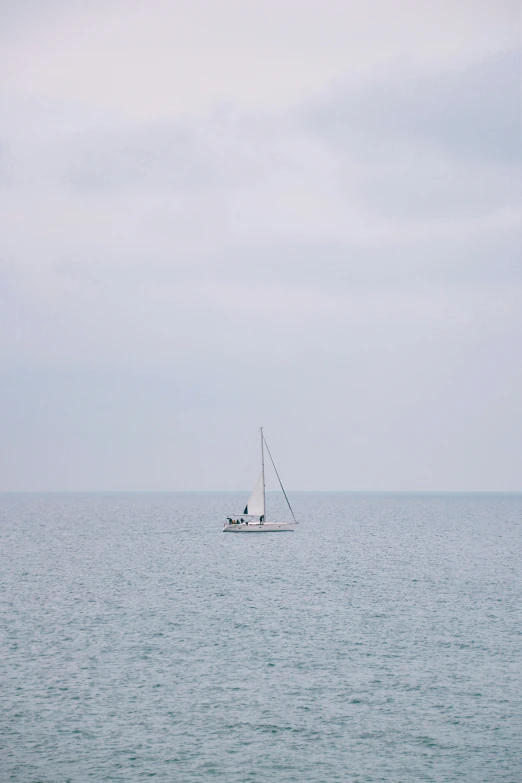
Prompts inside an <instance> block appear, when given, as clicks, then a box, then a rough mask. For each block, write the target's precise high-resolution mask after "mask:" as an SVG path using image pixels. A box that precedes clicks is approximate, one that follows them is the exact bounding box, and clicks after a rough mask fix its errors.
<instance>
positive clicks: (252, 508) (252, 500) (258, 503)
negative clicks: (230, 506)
mask: <svg viewBox="0 0 522 783" xmlns="http://www.w3.org/2000/svg"><path fill="white" fill-rule="evenodd" d="M263 483H264V482H263V471H261V473H260V474H259V478H258V480H257V482H256V485H255V487H254V489H253V490H252V494H251V495H250V497H249V498H248V503H247V504H246V506H245V510H244V512H243V513H244V514H251V515H252V516H254V517H261V516H264V513H265V493H264V491H263V489H264V488H263Z"/></svg>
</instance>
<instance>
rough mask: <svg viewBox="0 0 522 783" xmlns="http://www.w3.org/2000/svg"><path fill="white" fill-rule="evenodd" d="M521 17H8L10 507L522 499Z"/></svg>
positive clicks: (494, 11)
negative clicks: (111, 499) (197, 499)
mask: <svg viewBox="0 0 522 783" xmlns="http://www.w3.org/2000/svg"><path fill="white" fill-rule="evenodd" d="M520 116H521V113H520V5H519V2H518V0H495V1H494V2H493V0H473V1H472V0H460V2H455V0H451V1H450V0H438V2H433V0H393V1H392V0H365V1H364V2H363V1H362V0H357V2H355V1H354V2H349V0H219V2H217V1H216V0H170V1H167V0H147V1H145V0H125V2H124V1H123V0H92V1H91V2H89V3H87V2H84V1H82V2H80V0H18V2H16V3H14V2H13V3H8V2H1V3H0V422H1V433H0V490H155V489H158V490H169V489H173V490H184V489H224V490H226V489H238V488H241V489H243V488H249V487H250V485H251V484H253V482H254V480H255V477H256V470H257V463H256V460H257V458H258V451H257V449H258V443H257V427H258V426H259V425H260V424H263V425H264V426H265V428H266V436H267V440H268V442H269V445H270V446H271V449H272V453H273V454H274V457H275V458H276V460H277V462H278V467H279V469H280V473H281V474H282V477H283V479H285V480H286V484H287V486H288V487H289V488H290V489H296V490H298V489H300V490H314V489H315V490H330V489H338V490H521V489H522V260H521V259H522V225H521V200H520V199H521V195H520V194H521V189H520V185H521V178H520V163H521V157H520Z"/></svg>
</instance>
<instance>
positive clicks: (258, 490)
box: [223, 427, 299, 533]
mask: <svg viewBox="0 0 522 783" xmlns="http://www.w3.org/2000/svg"><path fill="white" fill-rule="evenodd" d="M260 431H261V473H260V474H259V478H258V480H257V482H256V485H255V487H254V489H253V490H252V493H251V495H250V497H249V498H248V501H247V504H246V506H245V510H244V511H243V513H242V514H236V515H235V516H233V517H227V521H226V522H225V524H224V525H223V533H278V532H283V531H285V530H295V528H296V525H298V524H299V523H298V521H297V519H296V518H295V515H294V512H293V510H292V506H291V505H290V501H289V500H288V497H287V495H286V492H285V489H284V487H283V484H282V483H281V479H280V478H279V473H278V472H277V468H276V466H275V463H274V460H273V459H272V455H271V454H270V449H269V448H268V444H267V442H266V440H265V436H264V435H263V428H262V427H261V428H260ZM265 446H266V450H267V451H268V454H269V456H270V460H271V461H272V465H273V466H274V470H275V472H276V476H277V478H278V479H279V484H280V485H281V489H282V490H283V495H284V496H285V500H286V502H287V503H288V508H289V509H290V513H291V514H292V517H293V520H294V521H293V522H272V521H271V520H270V521H268V520H267V518H266V491H265Z"/></svg>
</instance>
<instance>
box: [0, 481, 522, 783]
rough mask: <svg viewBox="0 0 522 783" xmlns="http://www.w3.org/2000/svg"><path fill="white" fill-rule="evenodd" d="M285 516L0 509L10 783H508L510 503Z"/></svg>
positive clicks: (374, 500) (50, 505)
mask: <svg viewBox="0 0 522 783" xmlns="http://www.w3.org/2000/svg"><path fill="white" fill-rule="evenodd" d="M290 498H291V501H293V506H294V509H295V512H296V515H297V517H298V519H299V520H300V521H301V524H300V525H299V527H298V529H297V531H296V532H295V533H278V534H265V535H238V534H236V535H230V534H226V535H224V534H223V533H222V532H221V527H222V523H223V521H224V518H225V517H226V516H227V515H229V514H230V513H233V512H237V511H241V507H242V504H244V499H245V495H243V494H234V493H143V494H140V493H134V494H133V493H128V494H127V493H114V494H41V495H37V494H27V495H22V494H19V495H18V494H10V495H7V494H6V495H1V496H0V781H2V783H7V782H9V783H66V782H68V783H87V781H89V782H93V783H104V782H105V781H111V782H112V781H114V783H116V781H121V782H122V783H123V782H124V783H138V781H144V780H148V779H149V778H150V779H153V780H155V781H158V783H160V781H161V782H163V781H164V782H165V783H170V782H171V781H173V782H175V783H200V781H205V782H207V781H213V782H215V783H254V782H257V783H290V782H291V781H295V782H296V783H297V782H298V783H333V782H334V781H339V782H342V783H376V782H377V781H385V782H386V783H421V782H424V781H432V782H433V783H450V782H451V783H454V781H459V780H462V781H463V782H465V783H479V781H480V783H497V782H498V783H500V782H501V781H502V782H505V783H520V781H522V751H521V749H522V622H521V615H522V495H520V494H518V495H517V494H513V495H507V494H506V495H486V494H484V495H480V494H477V495H472V494H461V495H459V494H451V495H444V494H390V495H386V494H351V493H292V494H291V495H290ZM268 504H269V505H268V514H269V515H270V514H271V511H273V512H274V513H275V512H276V510H277V509H280V510H281V512H282V511H283V507H282V504H281V498H280V497H279V496H276V495H275V494H274V495H270V494H269V496H268Z"/></svg>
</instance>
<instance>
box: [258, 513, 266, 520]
mask: <svg viewBox="0 0 522 783" xmlns="http://www.w3.org/2000/svg"><path fill="white" fill-rule="evenodd" d="M259 521H260V522H264V521H265V515H264V514H262V515H261V516H260V517H259Z"/></svg>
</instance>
